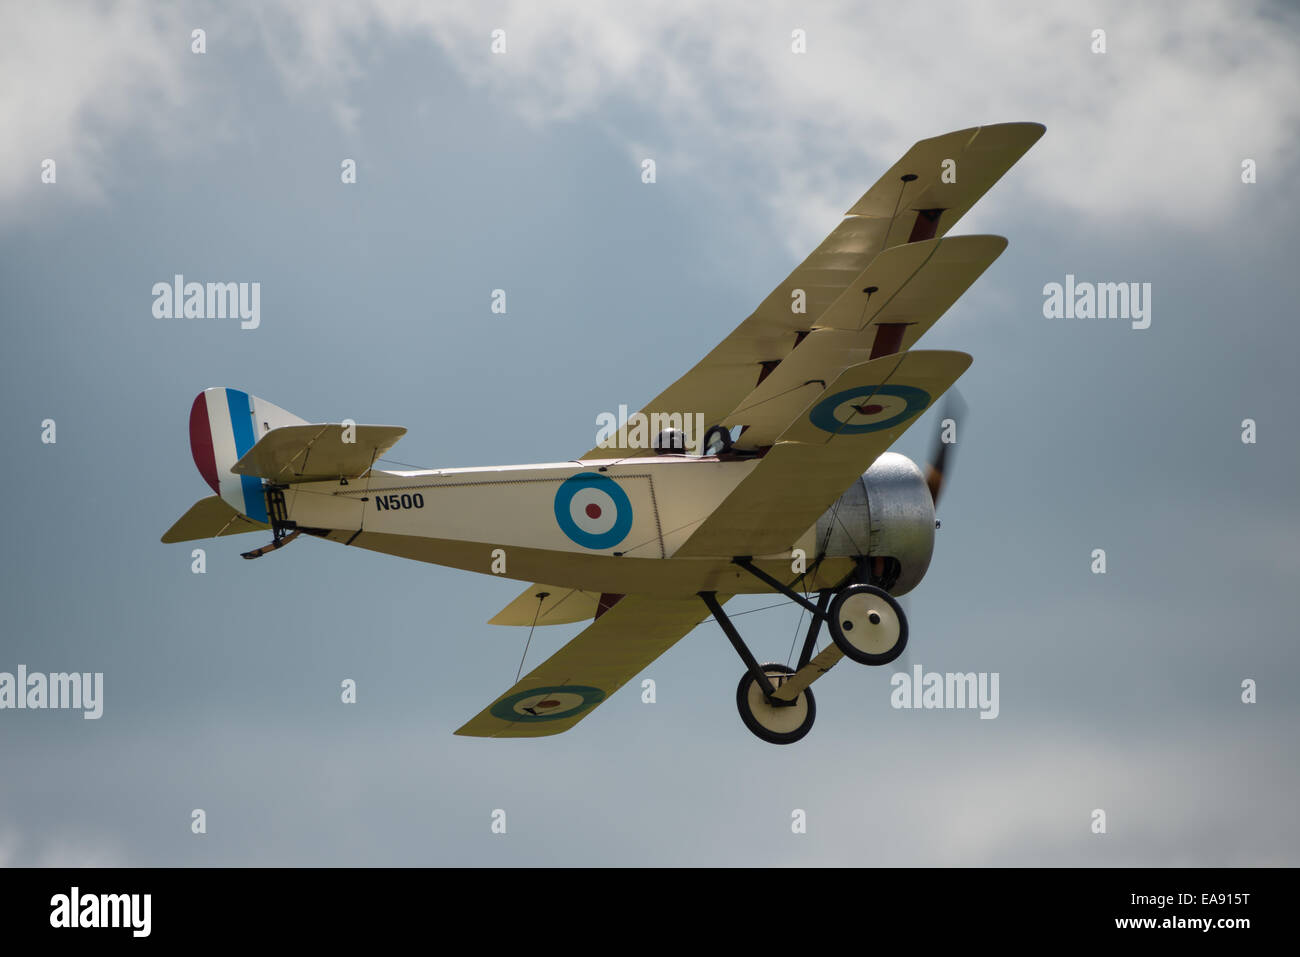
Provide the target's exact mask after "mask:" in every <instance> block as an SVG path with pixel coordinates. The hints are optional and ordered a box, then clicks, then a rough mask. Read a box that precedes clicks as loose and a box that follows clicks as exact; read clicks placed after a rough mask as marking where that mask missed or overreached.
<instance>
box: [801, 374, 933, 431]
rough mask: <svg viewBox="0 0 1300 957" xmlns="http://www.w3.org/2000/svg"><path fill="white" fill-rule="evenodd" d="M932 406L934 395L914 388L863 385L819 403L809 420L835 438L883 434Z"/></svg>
mask: <svg viewBox="0 0 1300 957" xmlns="http://www.w3.org/2000/svg"><path fill="white" fill-rule="evenodd" d="M929 404H930V393H928V392H926V391H925V390H924V389H918V388H916V387H915V386H910V385H860V386H857V387H856V388H853V389H845V390H844V391H843V392H837V393H835V394H834V395H832V396H828V397H826V398H825V399H822V401H820V402H818V403H817V405H816V406H814V407H813V410H812V412H810V413H809V414H808V420H809V421H810V422H812V424H813V425H815V426H817V428H819V429H821V430H822V431H823V432H830V433H832V434H833V435H861V434H863V433H864V432H879V431H880V430H881V429H889V428H893V427H894V426H895V425H898V424H899V423H900V422H906V421H907V420H908V419H910V418H911V417H912V416H914V415H916V414H918V413H920V412H922V411H924V409H925V407H926V406H928V405H929Z"/></svg>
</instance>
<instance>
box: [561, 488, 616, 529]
mask: <svg viewBox="0 0 1300 957" xmlns="http://www.w3.org/2000/svg"><path fill="white" fill-rule="evenodd" d="M569 515H570V516H572V518H573V521H574V523H575V524H576V525H577V526H578V528H579V529H581V530H582V531H583V532H585V533H587V534H588V535H602V534H604V533H606V532H608V531H609V530H610V529H611V528H613V527H614V522H615V520H616V519H617V518H618V506H617V505H616V504H615V503H614V499H613V498H611V497H610V494H609V492H607V491H605V490H604V489H603V488H600V487H599V486H592V487H588V488H584V489H580V490H579V491H577V492H576V493H574V496H573V500H572V501H571V502H570V503H569Z"/></svg>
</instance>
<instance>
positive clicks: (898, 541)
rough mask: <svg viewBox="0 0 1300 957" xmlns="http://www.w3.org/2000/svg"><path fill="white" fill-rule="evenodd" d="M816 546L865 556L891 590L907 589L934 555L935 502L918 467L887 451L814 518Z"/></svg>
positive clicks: (836, 554)
mask: <svg viewBox="0 0 1300 957" xmlns="http://www.w3.org/2000/svg"><path fill="white" fill-rule="evenodd" d="M817 544H818V546H819V548H821V549H824V550H825V553H826V554H827V555H830V556H833V557H850V558H866V559H869V561H868V562H867V566H866V567H867V569H868V570H869V571H870V572H871V574H872V577H873V579H875V580H876V581H878V582H879V583H880V584H881V585H882V586H883V587H884V588H886V589H888V590H889V592H890V593H892V594H895V595H902V594H905V593H906V592H909V591H911V590H912V589H913V588H915V587H916V586H917V585H918V584H920V582H921V579H922V578H924V577H925V572H926V569H928V568H929V567H930V557H931V555H933V554H934V500H933V499H932V498H931V497H930V489H929V487H928V486H927V485H926V484H925V475H924V474H923V473H922V472H921V469H920V467H918V466H917V464H916V463H915V462H913V461H912V460H911V459H909V458H908V457H907V456H906V455H899V454H898V453H896V452H885V453H884V454H882V455H881V456H880V457H879V458H878V459H876V461H875V462H874V463H872V465H871V468H869V469H867V470H866V471H865V472H864V473H862V476H861V477H860V478H859V479H858V480H857V481H856V482H854V483H853V485H851V486H850V487H849V489H848V491H846V492H845V493H844V494H843V495H841V496H840V497H839V499H838V500H837V501H836V503H835V504H834V505H832V506H831V507H830V508H829V509H828V510H827V511H826V513H825V514H824V515H822V517H821V518H819V519H818V520H817Z"/></svg>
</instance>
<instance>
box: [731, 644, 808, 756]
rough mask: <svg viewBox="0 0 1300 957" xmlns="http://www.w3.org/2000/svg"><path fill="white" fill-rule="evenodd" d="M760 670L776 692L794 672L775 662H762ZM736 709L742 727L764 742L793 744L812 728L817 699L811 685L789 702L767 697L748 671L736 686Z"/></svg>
mask: <svg viewBox="0 0 1300 957" xmlns="http://www.w3.org/2000/svg"><path fill="white" fill-rule="evenodd" d="M761 670H762V672H763V675H764V676H765V677H766V678H767V679H768V681H770V682H771V683H772V685H773V686H774V687H775V688H776V689H777V690H778V691H779V690H780V688H781V684H782V683H783V681H784V680H785V679H786V678H788V677H789V676H791V675H793V674H794V669H793V668H789V667H787V666H785V665H780V664H775V663H768V664H765V665H762V666H761ZM736 708H737V709H738V710H739V711H740V720H741V721H743V722H745V727H747V728H748V729H749V730H750V731H753V732H754V734H756V735H758V736H759V737H760V738H762V739H763V740H764V741H766V742H768V744H794V743H795V742H796V741H798V740H799V739H800V738H802V737H803V736H804V735H805V734H807V733H808V732H809V731H811V730H812V726H813V721H814V720H815V719H816V717H817V699H815V698H814V697H813V693H812V689H811V688H805V689H804V690H803V691H801V692H799V694H798V696H797V697H796V698H795V699H794V700H793V701H779V700H774V699H770V698H768V696H767V695H766V694H764V692H763V689H762V688H761V687H759V685H758V682H757V681H756V680H755V677H754V675H752V674H750V673H749V672H748V671H747V672H745V673H744V674H743V675H742V676H741V678H740V685H739V686H738V687H737V688H736Z"/></svg>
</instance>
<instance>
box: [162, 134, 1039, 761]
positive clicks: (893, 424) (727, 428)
mask: <svg viewBox="0 0 1300 957" xmlns="http://www.w3.org/2000/svg"><path fill="white" fill-rule="evenodd" d="M1043 131H1044V128H1043V127H1042V126H1041V125H1039V124H1036V123H1005V124H999V125H995V126H983V127H974V128H971V129H965V130H959V131H957V132H954V133H947V134H945V135H942V136H937V137H934V138H932V139H927V140H922V141H920V142H919V143H917V144H915V145H914V146H913V147H912V148H911V149H910V150H908V152H907V155H905V156H904V157H903V158H902V159H901V160H899V161H898V162H897V163H896V164H894V166H893V167H892V168H891V169H890V170H889V171H888V172H887V173H885V175H884V176H883V177H881V179H880V180H879V182H877V183H876V184H875V185H874V186H872V187H871V189H870V190H868V191H867V193H866V195H864V196H863V197H862V198H861V199H860V200H858V202H857V203H855V204H854V205H853V207H852V208H851V209H850V210H849V211H848V213H847V214H846V215H845V217H844V219H843V221H842V222H841V223H840V224H839V225H838V226H837V227H836V228H835V230H834V231H833V232H832V233H831V234H830V236H829V237H827V239H826V240H825V241H824V242H823V243H822V244H821V245H820V246H818V247H817V248H816V249H815V250H814V251H813V252H812V254H811V255H810V256H809V257H808V258H807V259H806V260H804V262H803V263H802V264H801V265H800V266H799V267H798V268H797V269H795V270H794V272H792V273H791V274H790V276H789V277H788V278H787V279H786V280H785V281H784V282H782V283H781V285H779V286H777V288H776V289H775V290H774V291H773V292H772V294H771V295H769V296H768V297H767V298H766V299H765V300H763V302H762V303H761V304H760V305H759V307H758V308H757V309H756V310H755V311H754V313H753V315H751V316H750V317H749V318H748V319H746V320H745V321H744V322H742V323H741V324H740V326H739V327H738V328H737V329H735V330H734V331H733V332H732V333H731V334H730V335H729V336H727V337H726V339H724V340H723V341H722V343H721V344H720V345H719V346H718V347H717V348H715V349H714V350H713V351H712V352H710V353H709V354H708V355H707V356H705V357H704V359H703V360H701V361H700V362H699V363H698V364H697V365H696V366H695V367H694V368H692V369H691V370H690V371H689V372H687V373H686V374H685V375H684V376H682V377H681V378H680V379H678V380H677V381H676V382H674V383H673V384H672V385H670V386H669V387H668V388H667V389H666V390H664V392H662V393H661V394H660V395H659V396H657V397H656V398H655V399H654V400H652V401H651V402H650V404H649V405H648V406H646V408H645V409H644V410H642V412H641V416H642V421H644V420H645V419H647V418H648V419H650V420H651V421H655V417H656V416H658V417H659V418H658V421H660V422H669V423H675V422H676V421H678V420H677V419H674V418H673V417H674V416H679V417H680V416H681V415H682V414H693V415H696V416H699V415H702V416H703V421H704V422H707V423H709V424H710V426H711V427H710V428H709V429H708V431H707V432H706V433H705V434H704V435H703V437H702V439H700V437H698V436H697V437H696V440H697V441H695V442H694V443H693V444H694V445H695V447H693V448H688V447H687V444H686V442H685V438H686V436H685V433H684V432H683V431H682V430H681V429H678V428H675V427H673V425H670V426H669V427H668V428H665V429H663V430H662V431H661V432H659V433H658V434H656V435H655V438H654V441H653V448H643V449H640V450H634V449H633V450H629V447H628V440H629V435H628V431H629V429H628V426H626V425H625V426H623V427H622V428H620V429H619V430H618V433H617V434H616V435H615V436H613V441H611V442H607V443H604V444H603V446H602V447H597V448H594V449H591V450H589V451H587V452H585V453H583V454H582V455H579V456H578V457H577V458H576V459H570V460H568V461H564V462H551V463H545V464H540V465H506V466H499V467H495V468H450V469H433V470H422V471H413V470H404V471H393V470H389V469H380V468H376V467H375V465H376V462H378V461H379V460H380V459H381V457H382V456H383V455H384V454H385V453H386V452H388V450H389V449H390V448H392V446H393V445H394V444H395V443H396V442H397V440H398V439H399V438H400V437H401V436H402V435H403V434H404V433H405V431H406V430H405V429H402V428H397V427H394V426H384V425H354V424H352V423H350V422H344V423H341V424H330V423H309V422H307V421H305V420H303V419H300V418H298V417H297V416H295V415H292V414H290V413H289V412H286V411H285V410H283V409H281V408H278V407H277V406H274V405H272V404H271V403H269V402H266V401H265V400H263V399H259V398H256V397H254V396H250V395H248V394H247V393H244V392H240V391H237V390H235V389H226V388H215V389H207V390H205V391H204V392H202V393H200V394H199V396H198V397H197V398H196V399H195V401H194V405H193V408H192V409H191V411H190V446H191V450H192V452H193V456H194V462H195V464H196V465H197V466H198V470H199V473H200V474H201V475H202V476H203V478H204V479H205V480H206V481H207V483H208V485H209V486H211V488H212V491H213V492H214V493H215V494H214V495H212V496H211V497H208V498H205V499H203V500H201V501H200V502H198V503H197V504H195V505H194V506H193V507H192V508H191V509H190V510H189V511H188V512H186V513H185V515H184V516H183V517H182V518H181V519H180V520H179V521H178V522H176V524H175V525H173V526H172V527H171V529H169V530H168V532H167V533H166V534H165V535H164V536H163V538H162V540H163V541H164V542H181V541H191V540H195V539H203V538H213V537H217V536H223V535H233V534H237V533H241V532H252V531H256V530H266V529H269V530H270V531H271V533H272V541H271V543H270V544H268V545H266V546H264V547H262V548H258V549H256V550H254V551H250V552H246V553H244V557H246V558H256V557H260V556H261V555H264V554H266V553H267V552H269V551H271V550H273V549H276V548H280V547H282V546H283V545H285V544H286V543H288V542H289V541H292V540H293V539H294V538H296V537H298V536H299V535H302V534H306V535H311V536H315V537H317V538H324V539H327V540H329V541H333V542H339V543H340V544H343V545H349V546H352V547H355V548H365V549H369V550H372V551H378V552H384V553H386V554H389V555H396V556H399V557H402V558H410V559H415V560H417V561H423V562H430V563H433V564H436V565H447V566H450V567H453V568H460V569H465V570H467V571H474V572H482V573H493V572H496V571H499V570H500V569H499V568H494V567H493V566H494V564H495V563H494V557H495V556H497V555H500V554H501V552H500V551H498V550H503V551H504V553H505V554H506V555H508V561H507V562H506V569H505V570H506V575H507V577H510V578H517V579H521V580H524V581H531V582H537V583H538V584H530V585H529V586H528V588H526V589H525V590H524V592H523V593H522V594H521V595H520V596H519V597H518V598H516V599H515V600H514V601H512V602H511V603H510V604H509V605H507V606H506V607H505V608H504V609H503V610H502V611H501V612H500V613H499V614H497V615H496V617H494V618H493V619H492V620H491V623H493V624H498V625H539V624H540V625H550V624H563V623H572V622H579V621H584V620H588V619H590V620H591V624H590V625H588V626H587V628H586V629H585V630H584V631H582V632H581V633H580V634H579V635H578V636H577V637H576V638H574V639H573V640H572V641H570V642H569V643H568V644H566V645H565V646H564V647H563V648H561V649H560V650H559V651H558V652H556V653H555V654H554V655H552V656H551V657H550V658H548V659H547V660H546V661H544V662H543V663H542V664H540V665H538V666H537V667H536V668H534V669H533V670H532V671H530V672H529V673H528V674H527V675H526V676H525V677H524V678H523V679H522V680H520V681H518V683H516V684H515V686H514V687H512V688H510V689H509V690H508V691H506V692H505V693H504V694H502V695H501V696H500V697H499V698H497V699H496V700H495V701H493V702H492V703H491V704H490V705H488V706H487V707H486V708H484V709H483V711H482V712H480V713H479V714H478V715H477V716H475V717H474V718H472V719H471V720H470V721H469V722H468V723H466V724H465V725H464V726H463V727H461V728H460V729H459V730H458V731H457V732H456V733H457V734H462V735H473V736H481V737H533V736H540V735H549V734H558V733H559V732H561V731H567V730H568V729H570V728H572V727H573V726H574V725H575V724H577V723H578V722H579V721H581V720H582V719H583V718H585V717H586V716H587V715H588V714H590V713H591V712H592V710H593V709H595V708H596V706H597V705H599V704H600V703H601V702H602V701H604V700H605V699H606V698H608V697H609V696H610V695H612V694H613V693H614V692H616V691H617V690H618V689H619V688H620V687H622V686H623V685H624V684H625V683H626V682H627V681H628V680H630V679H631V678H633V677H634V676H635V675H637V674H638V673H640V672H641V671H642V670H643V669H645V668H646V667H647V666H648V665H649V664H650V663H651V662H653V661H654V660H655V659H656V658H658V657H659V656H660V655H661V654H663V653H664V652H665V651H666V650H667V649H668V648H670V647H671V646H672V645H673V644H675V643H676V642H677V641H678V640H680V639H681V638H682V637H684V636H685V635H686V634H687V633H688V632H690V631H691V630H692V629H693V628H694V627H695V626H696V625H698V624H700V623H701V622H702V621H703V620H704V619H705V618H706V617H708V616H712V617H713V618H714V619H715V620H716V621H717V623H718V624H719V625H720V626H721V628H722V631H723V632H724V633H725V635H726V636H727V638H728V639H729V640H730V642H731V644H732V645H733V646H734V648H735V650H736V652H737V653H738V654H739V656H740V659H741V661H742V662H743V663H744V673H743V675H742V677H741V680H740V684H739V687H738V688H737V691H736V704H737V707H738V709H739V711H740V716H741V718H742V720H743V721H744V723H745V725H746V726H747V727H748V728H749V729H750V730H751V731H752V732H753V733H754V734H756V735H757V736H758V737H760V738H762V739H763V740H764V741H769V742H772V743H775V744H789V743H791V742H794V741H798V740H799V739H800V738H802V737H803V736H804V735H806V734H807V733H808V731H809V729H810V728H811V727H812V723H813V719H814V717H815V715H816V704H815V702H814V699H813V691H812V687H811V686H812V684H813V682H814V681H816V680H817V679H818V678H819V677H820V676H821V675H823V674H825V673H826V672H827V671H829V670H830V669H831V668H832V667H833V666H834V665H835V664H837V663H838V662H839V661H840V660H841V659H843V658H848V659H850V660H852V661H855V662H859V663H861V664H866V665H883V664H888V663H889V662H891V661H893V660H894V659H895V658H897V657H898V655H899V654H901V653H902V651H903V649H904V647H905V646H906V644H907V638H908V629H907V620H906V617H905V615H904V613H903V610H902V608H901V607H900V606H899V604H898V601H897V600H896V596H898V595H901V594H903V593H905V592H908V591H910V590H911V589H913V588H915V587H916V585H917V584H918V583H919V582H920V581H921V579H922V577H923V576H924V575H925V573H926V569H927V568H928V566H929V564H930V558H931V554H932V552H933V549H934V539H935V528H936V522H935V506H936V502H937V500H938V498H939V492H940V488H941V485H942V478H943V456H942V450H943V449H944V448H945V447H944V446H942V445H941V446H940V447H939V448H940V451H939V453H938V454H937V455H936V457H935V460H934V461H933V462H932V463H931V465H930V467H929V469H928V470H927V471H926V472H923V471H922V469H921V468H919V467H918V466H917V465H916V464H915V463H913V462H912V461H911V460H910V459H908V458H905V457H903V456H901V455H897V454H894V453H890V452H888V451H887V450H888V449H889V447H890V446H891V445H892V444H893V442H894V441H895V440H896V439H897V438H898V437H899V436H900V435H901V434H902V433H903V432H904V431H905V430H906V429H907V428H908V427H909V426H910V425H912V423H914V422H915V421H916V420H917V418H918V417H919V416H921V414H922V413H924V412H925V411H926V409H928V408H929V407H930V406H931V404H932V403H934V401H935V400H936V399H938V398H939V396H941V395H942V394H943V393H944V392H945V391H946V390H947V389H948V388H949V386H951V385H952V384H953V382H954V381H956V379H957V378H958V377H959V376H960V375H961V374H962V373H963V372H965V371H966V368H967V367H968V366H969V365H970V363H971V357H970V356H968V355H966V354H964V353H960V352H945V351H918V350H914V349H913V348H912V347H913V346H914V345H915V344H916V341H917V340H918V339H919V338H920V337H921V336H922V335H923V334H924V333H925V331H926V330H927V329H929V328H930V326H932V325H933V324H934V323H935V321H936V320H938V318H939V317H940V316H941V315H943V313H944V312H945V311H946V310H947V309H948V307H949V306H951V305H952V304H953V302H955V301H956V299H957V298H958V296H960V295H961V294H962V293H963V292H964V291H965V290H966V289H967V288H968V287H969V286H970V285H971V284H972V283H973V282H974V281H975V280H976V279H977V278H978V277H979V276H980V274H981V273H983V272H984V270H985V269H987V268H988V267H989V265H990V264H991V263H992V262H993V261H994V260H995V259H996V258H997V257H998V256H999V255H1000V254H1001V252H1002V250H1003V249H1004V248H1005V247H1006V240H1005V239H1003V238H1002V237H999V236H956V237H947V235H946V234H947V232H948V230H949V229H950V228H951V227H952V226H953V224H954V223H956V222H957V220H959V219H960V218H961V217H962V215H963V214H964V213H965V212H966V211H967V210H968V209H969V208H970V207H971V206H972V205H973V204H974V203H975V201H976V200H977V199H979V197H980V196H982V195H983V194H984V193H985V192H986V191H987V190H988V189H989V188H990V187H991V186H992V185H993V184H994V183H995V182H996V181H997V180H998V179H999V178H1000V177H1001V176H1002V175H1003V173H1005V172H1006V171H1007V170H1008V169H1009V168H1010V167H1011V166H1012V165H1013V164H1014V163H1015V162H1016V161H1017V160H1018V159H1019V158H1020V157H1021V156H1023V155H1024V153H1025V152H1026V151H1027V150H1028V149H1029V148H1030V147H1031V146H1032V145H1033V144H1034V143H1035V142H1036V141H1037V140H1038V138H1039V137H1040V136H1041V135H1042V134H1043ZM800 556H806V563H804V566H803V568H804V570H803V571H802V573H799V574H795V573H794V572H793V571H792V569H796V568H798V567H799V557H800ZM755 592H777V593H780V594H782V595H785V596H786V597H787V598H789V599H790V600H792V601H794V602H797V603H798V604H800V605H802V606H803V607H804V608H805V609H807V610H808V611H809V612H810V613H811V615H812V622H811V625H810V627H809V630H808V633H807V637H806V639H805V641H804V644H803V648H802V652H801V654H800V656H799V659H798V663H797V665H796V666H795V667H794V668H790V667H787V666H786V665H781V664H772V663H768V664H760V663H759V662H758V661H757V660H756V659H755V657H754V655H753V653H752V652H751V651H750V650H749V647H748V646H747V645H746V643H745V641H744V640H743V639H742V637H741V636H740V634H739V632H738V631H737V629H736V627H735V625H734V624H733V623H732V621H731V619H730V618H729V617H728V616H727V614H726V612H725V611H724V610H723V605H724V604H725V603H726V602H727V600H728V599H729V598H730V597H732V596H733V595H737V594H741V593H755ZM813 592H816V593H817V597H816V600H815V601H813V600H812V599H811V597H810V596H811V595H812V593H813ZM823 625H825V626H826V629H827V631H828V632H829V634H830V639H831V641H830V643H829V644H828V645H827V647H826V648H825V649H824V650H822V651H821V652H819V653H816V654H814V651H815V649H816V647H817V639H818V635H819V633H820V629H821V627H822V626H823Z"/></svg>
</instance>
